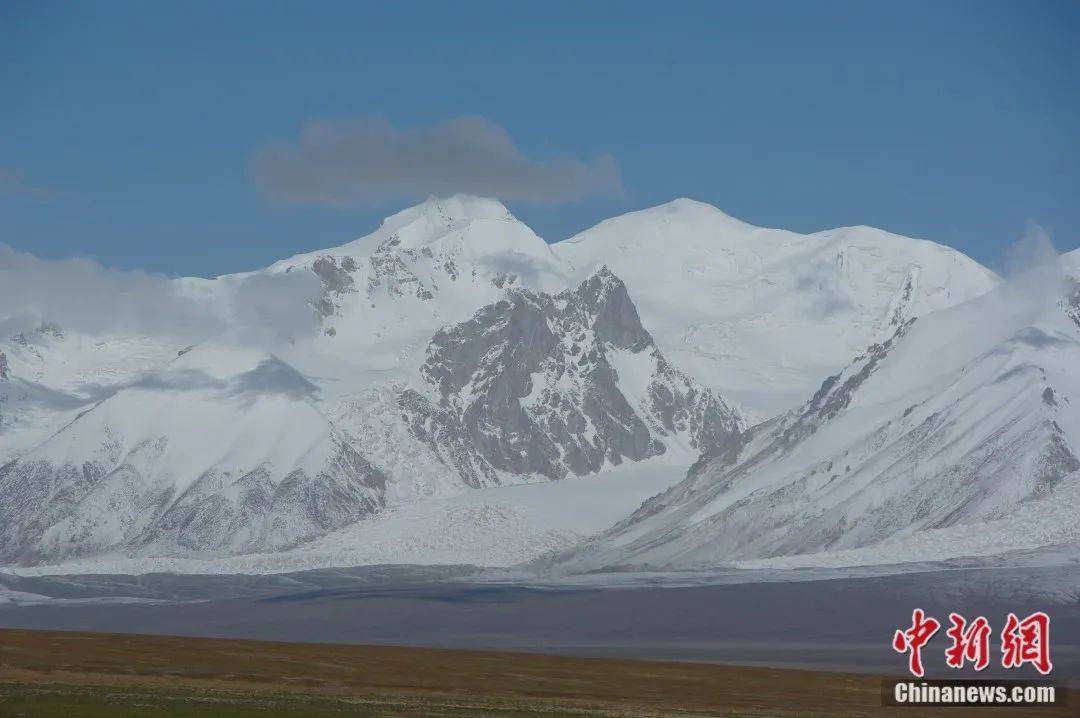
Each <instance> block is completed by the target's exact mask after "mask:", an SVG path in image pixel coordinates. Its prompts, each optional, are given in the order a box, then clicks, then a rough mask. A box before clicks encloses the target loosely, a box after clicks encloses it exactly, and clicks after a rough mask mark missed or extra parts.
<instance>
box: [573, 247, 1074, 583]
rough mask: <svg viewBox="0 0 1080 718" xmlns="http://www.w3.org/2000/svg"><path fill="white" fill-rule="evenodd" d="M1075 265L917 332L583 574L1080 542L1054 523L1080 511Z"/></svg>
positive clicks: (653, 512)
mask: <svg viewBox="0 0 1080 718" xmlns="http://www.w3.org/2000/svg"><path fill="white" fill-rule="evenodd" d="M1067 267H1068V263H1067V262H1066V263H1063V265H1062V266H1061V267H1059V268H1055V269H1053V270H1050V269H1042V270H1038V271H1037V272H1033V274H1034V276H1026V277H1023V278H1020V279H1018V280H1016V281H1014V282H1013V283H1010V284H1007V285H1004V286H1002V287H1001V288H1000V289H998V290H995V291H994V292H992V293H990V294H988V295H986V296H984V297H981V298H979V299H976V300H974V301H972V302H969V303H967V304H964V305H962V306H959V307H956V308H954V309H951V310H945V311H942V312H937V313H934V314H931V315H929V316H926V317H923V318H922V319H920V320H918V321H917V322H914V323H911V322H908V323H905V324H903V325H902V326H901V327H900V328H899V329H898V330H897V331H896V333H895V334H894V336H893V337H892V338H891V339H890V340H889V341H886V342H883V343H881V344H877V345H875V346H873V347H872V348H871V349H870V350H869V351H867V352H866V353H865V354H863V355H862V356H860V357H859V358H858V359H856V360H855V361H854V362H853V363H852V364H851V365H850V366H849V367H848V368H847V369H845V370H844V371H843V372H841V373H840V374H838V375H836V376H834V377H831V378H829V379H827V380H826V381H825V382H824V383H823V384H822V386H821V388H820V390H819V391H818V392H817V394H815V396H814V397H813V398H811V399H810V400H809V401H808V402H807V403H806V404H805V405H804V406H803V407H801V408H800V409H799V410H797V411H794V412H791V413H789V414H787V415H785V416H783V417H780V418H778V419H776V420H773V421H771V422H768V423H766V424H764V425H762V426H760V427H757V428H756V429H755V430H754V432H753V435H752V436H751V438H750V439H749V441H748V442H747V444H746V446H745V447H744V448H743V449H742V451H741V453H740V454H739V455H738V456H737V458H736V459H734V460H733V458H732V457H731V456H727V457H724V458H723V459H713V460H707V461H704V462H702V463H701V464H700V465H698V466H697V467H696V468H695V470H694V471H691V473H690V475H689V476H688V477H687V478H686V479H685V480H684V481H683V482H682V483H680V484H678V485H677V486H674V487H672V488H671V489H670V490H668V491H667V492H665V493H663V494H661V495H659V496H657V497H654V498H653V499H650V500H649V501H647V502H645V504H643V505H642V507H641V508H640V509H639V510H638V511H637V512H635V513H634V514H633V515H632V516H630V517H629V518H628V519H626V520H625V521H623V522H621V523H619V524H618V525H617V526H616V527H614V528H613V529H612V530H610V531H609V532H607V533H605V534H604V535H602V536H601V537H599V538H598V539H596V540H595V541H594V542H592V543H591V544H590V545H589V546H587V547H586V548H584V549H583V550H581V551H580V552H577V553H575V554H573V555H571V556H570V557H568V559H567V563H568V565H570V566H573V567H576V568H596V567H601V566H616V565H618V566H625V565H632V566H639V567H642V566H649V567H651V568H656V567H664V568H701V567H706V566H717V565H723V564H731V563H732V562H736V561H740V560H747V559H770V558H774V557H792V556H796V557H797V556H799V555H803V554H810V556H808V557H807V558H806V559H805V560H804V561H803V562H798V561H794V559H784V561H782V562H780V563H779V564H778V565H789V564H793V563H794V564H797V565H814V561H815V560H819V561H830V560H836V559H832V558H820V559H817V558H815V555H817V554H820V555H821V556H826V557H827V556H831V555H834V554H846V555H847V556H849V559H846V560H850V561H852V562H864V563H875V562H882V561H892V560H896V558H897V557H902V558H901V560H919V559H920V558H923V559H925V558H943V557H950V556H957V555H965V553H966V552H973V553H977V554H979V553H985V552H987V551H990V552H991V553H992V552H994V551H995V550H1007V549H1008V548H1029V547H1032V546H1042V545H1047V544H1048V543H1052V542H1054V541H1060V542H1065V541H1069V540H1076V538H1077V537H1080V519H1078V518H1077V517H1076V515H1075V512H1073V511H1057V510H1056V508H1057V507H1058V506H1071V505H1073V504H1074V502H1075V499H1076V497H1078V496H1080V473H1078V470H1080V460H1078V458H1077V453H1076V452H1077V447H1080V403H1077V401H1076V397H1080V375H1078V374H1077V371H1076V368H1077V367H1080V327H1078V326H1077V325H1076V323H1075V322H1074V320H1073V316H1072V314H1073V307H1074V303H1073V300H1072V299H1071V297H1073V296H1074V295H1073V292H1074V287H1075V284H1074V281H1075V280H1074V279H1073V278H1072V277H1069V276H1065V277H1063V276H1062V275H1061V272H1066V274H1067V271H1068V270H1067ZM1063 296H1064V297H1065V299H1064V300H1063V299H1062V297H1063ZM1038 506H1042V507H1043V509H1042V511H1043V513H1042V518H1041V519H1040V520H1039V521H1038V522H1036V523H1027V524H1025V523H1024V519H1021V518H1020V517H1021V516H1030V515H1031V514H1032V513H1033V512H1034V513H1038V511H1039V509H1037V508H1036V507H1038ZM905 547H906V548H905ZM821 552H829V553H828V554H821ZM920 552H921V553H920ZM777 560H778V561H779V559H777ZM766 563H768V562H766Z"/></svg>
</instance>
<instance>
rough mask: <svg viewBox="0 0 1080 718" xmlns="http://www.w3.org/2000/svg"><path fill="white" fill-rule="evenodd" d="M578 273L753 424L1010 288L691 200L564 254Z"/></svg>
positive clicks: (837, 235)
mask: <svg viewBox="0 0 1080 718" xmlns="http://www.w3.org/2000/svg"><path fill="white" fill-rule="evenodd" d="M553 249H554V251H555V253H556V254H557V255H558V256H559V257H560V258H561V259H563V260H565V261H566V262H567V263H568V264H570V265H572V266H573V267H574V268H575V271H578V272H586V273H587V272H588V271H591V269H592V268H593V267H595V266H597V265H599V264H606V265H607V266H609V267H610V268H611V269H612V271H614V272H615V273H616V274H618V275H619V276H620V277H622V278H623V281H625V282H626V283H627V285H628V286H629V287H630V288H631V292H632V293H633V294H634V298H635V302H636V303H637V306H638V310H639V311H640V312H641V316H642V321H643V322H644V323H645V325H646V326H648V327H649V329H650V331H651V332H652V334H653V336H655V337H656V341H657V344H659V346H660V348H661V349H663V350H664V352H665V353H666V354H667V355H668V356H669V357H670V358H671V359H672V361H674V362H676V363H677V364H679V365H680V366H682V367H683V368H684V369H685V370H686V371H688V372H689V373H690V374H692V375H693V376H694V377H695V378H697V379H698V380H699V381H702V382H704V383H705V384H706V385H707V386H710V387H713V388H715V389H717V390H718V391H719V392H720V393H722V394H723V395H724V396H727V397H729V398H731V399H734V400H736V401H737V402H738V403H739V404H740V405H741V406H742V407H743V408H744V409H745V410H746V413H747V414H748V416H749V417H750V418H752V419H755V420H763V419H767V418H771V417H773V416H776V415H778V414H780V413H783V412H784V411H787V410H788V409H790V408H793V407H795V406H796V405H798V403H799V402H801V401H802V400H804V399H805V398H806V397H807V396H809V395H810V394H812V393H813V391H814V389H815V387H816V386H817V385H818V384H820V382H821V380H822V379H823V378H824V377H826V376H828V375H829V374H831V373H833V372H835V371H836V370H837V369H838V368H840V367H842V366H844V364H846V363H847V362H848V361H849V360H850V359H851V357H853V356H855V355H856V354H857V353H859V352H860V351H861V350H862V349H863V348H864V347H866V346H867V345H869V344H871V343H873V342H875V341H880V340H882V339H884V338H886V337H888V336H889V335H890V334H891V333H892V332H893V331H895V329H896V327H897V326H898V325H899V324H900V323H902V322H903V321H904V320H906V319H908V318H911V317H915V316H920V315H922V314H926V313H927V312H930V311H934V310H937V309H943V308H946V307H949V306H953V305H955V304H959V303H961V302H963V301H966V300H968V299H971V298H973V297H976V296H978V295H980V294H983V293H985V292H986V291H988V290H990V289H991V288H992V287H993V286H994V285H995V284H996V283H997V281H998V280H997V278H996V276H995V275H994V274H993V273H992V272H990V271H989V270H987V269H985V268H984V267H982V266H980V265H979V264H978V263H976V262H974V261H972V260H971V259H969V258H967V257H966V256H964V255H962V254H960V253H959V252H956V251H954V250H952V249H949V248H947V247H943V246H941V245H938V244H934V243H933V242H926V241H920V240H914V239H909V238H907V237H901V236H899V235H895V234H890V233H889V232H884V231H882V230H878V229H873V228H871V227H848V228H843V229H836V230H829V231H826V232H819V233H816V234H810V235H801V234H797V233H795V232H788V231H785V230H778V229H765V228H761V227H754V226H752V225H749V224H746V223H744V222H741V221H739V220H736V219H733V218H732V217H729V216H727V215H726V214H724V213H723V212H721V211H719V210H718V209H716V208H715V207H712V206H710V205H707V204H703V203H701V202H695V201H692V200H687V199H679V200H675V201H673V202H670V203H668V204H665V205H661V206H659V207H654V208H651V209H647V210H642V211H640V212H631V213H630V214H626V215H622V216H620V217H615V218H613V219H609V220H606V221H604V222H601V223H600V224H598V225H597V226H595V227H593V228H592V229H589V230H586V231H585V232H582V233H581V234H579V235H577V236H575V237H571V238H570V239H567V240H565V241H562V242H559V243H557V244H555V245H553Z"/></svg>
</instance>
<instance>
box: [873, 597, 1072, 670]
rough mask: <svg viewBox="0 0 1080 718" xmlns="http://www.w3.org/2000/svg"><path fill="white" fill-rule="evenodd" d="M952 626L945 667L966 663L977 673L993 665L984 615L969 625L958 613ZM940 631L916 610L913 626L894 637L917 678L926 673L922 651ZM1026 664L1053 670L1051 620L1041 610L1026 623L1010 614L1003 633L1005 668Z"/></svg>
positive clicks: (948, 632) (951, 617) (895, 645)
mask: <svg viewBox="0 0 1080 718" xmlns="http://www.w3.org/2000/svg"><path fill="white" fill-rule="evenodd" d="M949 624H950V626H949V628H948V629H947V630H946V631H945V635H946V636H947V637H948V638H949V647H948V648H946V649H945V665H947V666H948V667H949V668H963V667H964V665H965V664H966V663H971V666H972V668H974V669H975V670H976V671H981V670H982V669H984V668H986V667H987V666H988V665H990V634H991V633H992V630H991V628H990V622H989V621H987V620H986V618H984V617H983V616H979V617H978V618H976V619H975V620H973V621H971V622H968V620H967V619H965V618H964V617H963V616H961V615H960V614H959V613H950V614H949ZM940 628H941V622H940V621H938V620H937V619H935V618H933V617H932V616H927V615H926V613H925V612H924V611H923V610H922V609H921V608H916V609H915V610H914V611H912V612H911V626H910V627H909V628H907V629H903V630H898V631H896V633H895V634H893V640H892V647H893V650H894V651H896V652H897V653H907V654H908V670H909V671H911V674H912V675H913V676H915V677H916V678H922V677H923V674H924V672H925V671H924V669H923V660H922V649H923V648H924V647H925V646H926V645H927V644H928V643H929V642H930V639H931V638H933V637H934V635H935V634H936V633H937V632H938V629H940ZM1025 663H1030V664H1031V665H1032V666H1033V667H1034V668H1035V670H1037V671H1038V672H1039V673H1041V674H1043V675H1046V674H1048V673H1050V671H1051V670H1053V667H1054V664H1053V663H1052V662H1051V661H1050V617H1049V616H1048V615H1046V614H1045V613H1043V612H1042V611H1038V612H1036V613H1033V614H1031V615H1030V616H1028V617H1027V618H1025V619H1023V620H1021V619H1019V618H1017V616H1016V614H1015V613H1010V614H1009V615H1008V616H1007V618H1006V622H1005V628H1004V629H1002V631H1001V665H1002V667H1003V668H1009V669H1011V668H1021V667H1022V666H1023V665H1024V664H1025Z"/></svg>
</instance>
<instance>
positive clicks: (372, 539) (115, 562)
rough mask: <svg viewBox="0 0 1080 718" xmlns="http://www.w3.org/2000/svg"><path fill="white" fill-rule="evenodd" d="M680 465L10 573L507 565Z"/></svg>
mask: <svg viewBox="0 0 1080 718" xmlns="http://www.w3.org/2000/svg"><path fill="white" fill-rule="evenodd" d="M686 468H687V464H686V463H675V462H671V461H668V460H665V459H659V460H657V459H653V460H651V461H647V462H641V463H637V464H625V465H623V466H621V467H618V468H614V469H608V470H606V471H604V472H602V473H600V474H597V475H595V476H591V477H586V478H567V479H563V480H561V481H554V482H546V481H545V482H540V483H533V484H523V485H518V486H504V487H500V488H489V489H477V490H467V491H462V492H461V493H458V494H457V495H454V496H449V497H444V498H439V499H427V500H414V501H410V502H403V503H400V504H395V505H392V506H389V507H388V508H386V509H385V510H383V511H381V512H379V513H378V514H376V515H374V516H372V517H370V518H368V519H366V520H364V521H358V522H356V523H354V524H352V525H350V526H348V527H346V528H344V529H341V530H339V531H335V532H332V533H330V534H327V535H326V536H323V537H322V538H320V539H318V540H316V541H314V542H312V543H310V544H305V545H303V546H300V547H298V548H296V549H293V550H291V551H285V552H278V553H266V554H249V555H245V556H237V557H229V558H220V559H190V558H170V557H156V558H128V557H124V556H101V557H96V558H93V559H85V560H78V561H71V562H66V563H61V564H52V565H49V564H46V565H38V566H33V567H23V566H10V567H6V568H4V571H6V572H8V573H14V574H18V575H52V574H87V573H129V574H142V573H157V572H174V573H214V574H218V573H284V572H289V571H303V570H307V569H313V568H331V567H347V566H363V565H379V564H423V565H454V564H471V565H475V566H485V567H505V566H513V565H516V564H520V563H525V562H528V561H532V560H535V559H540V558H543V557H545V556H548V555H550V554H553V553H556V552H561V551H565V550H567V549H569V548H570V547H572V546H574V545H575V544H577V543H578V542H580V541H581V540H583V539H585V538H587V537H588V536H591V535H593V534H596V533H598V532H600V531H602V530H603V529H605V528H607V527H608V526H610V525H611V524H613V523H614V522H615V521H617V520H619V519H620V518H622V517H623V516H625V515H626V514H628V513H630V512H631V511H633V510H634V509H635V508H636V507H637V506H638V505H640V504H641V502H642V501H644V500H645V499H647V498H649V497H650V496H653V495H655V494H657V493H660V492H661V491H663V490H664V489H666V488H667V487H669V486H671V485H672V484H674V483H675V482H677V481H679V480H680V479H681V478H682V477H683V476H684V475H685V474H686Z"/></svg>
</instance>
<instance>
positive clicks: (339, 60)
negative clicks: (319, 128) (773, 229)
mask: <svg viewBox="0 0 1080 718" xmlns="http://www.w3.org/2000/svg"><path fill="white" fill-rule="evenodd" d="M1078 36H1080V4H1078V3H1075V2H1057V3H1039V2H992V1H979V2H943V1H940V0H939V1H937V2H905V3H896V4H886V3H883V2H852V3H847V2H821V3H812V2H755V3H720V2H715V3H678V2H665V3H659V2H653V3H601V2H590V3H558V2H550V1H548V2H543V3H530V4H526V3H481V2H469V3H449V2H439V3H435V2H432V3H379V4H365V3H358V2H357V3H340V4H338V3H331V2H319V3H301V2H292V3H273V2H257V3H246V2H229V3H221V2H213V3H199V2H184V3H130V4H129V3H124V2H120V1H119V0H116V1H113V2H107V3H40V2H25V3H24V2H7V3H4V4H3V5H2V6H0V93H2V95H0V105H2V106H3V108H4V111H3V112H0V243H6V244H9V245H11V246H12V247H14V248H15V249H17V250H21V251H26V252H31V253H33V254H35V255H38V256H41V257H47V258H62V257H70V256H74V255H89V256H93V257H95V258H97V259H98V260H100V261H101V262H103V263H105V264H106V265H109V266H115V267H121V268H142V269H148V270H151V271H156V272H165V273H169V274H182V275H184V274H197V275H214V274H219V273H223V272H230V271H239V270H244V269H251V268H256V267H259V266H263V265H266V264H268V263H270V262H272V261H274V260H275V259H278V258H281V257H283V256H287V255H289V254H292V253H295V252H300V251H306V250H310V249H315V248H318V247H327V246H334V245H337V244H342V243H344V242H346V241H348V240H349V239H352V238H354V237H356V236H359V235H362V234H366V233H367V232H369V231H371V230H372V229H374V227H375V226H376V225H377V223H378V221H379V219H380V218H381V217H383V216H385V215H386V214H389V213H391V212H393V211H396V210H397V209H400V208H401V207H404V206H406V205H407V204H411V203H412V202H413V201H414V200H417V199H422V197H419V196H416V197H411V196H408V195H410V192H411V191H412V189H411V188H413V189H416V191H415V192H414V194H417V195H419V194H422V191H421V190H422V188H423V187H426V186H428V185H426V184H424V182H414V183H412V184H410V183H409V181H408V178H406V181H404V184H403V185H401V187H399V191H398V192H397V194H396V195H394V196H381V195H380V196H364V197H362V198H359V199H357V200H356V201H349V202H338V203H334V202H320V201H317V200H316V201H311V198H312V196H313V195H311V193H305V192H304V191H303V190H304V187H302V186H300V187H299V188H298V187H297V184H298V183H300V184H302V183H303V181H307V179H310V173H312V172H319V171H322V170H324V169H325V167H323V166H321V165H320V166H318V167H314V168H312V167H310V166H304V167H302V168H300V170H297V171H293V172H292V174H291V175H290V176H289V179H288V181H289V182H290V183H291V184H290V189H289V190H288V192H292V193H293V194H290V195H289V196H288V197H287V198H286V199H285V200H283V199H282V198H281V197H280V196H277V195H275V194H274V193H273V192H270V193H268V192H266V191H265V189H260V187H261V185H260V184H259V182H258V181H257V180H258V177H259V176H260V175H259V171H258V170H257V167H259V166H260V165H259V164H258V162H257V161H256V159H257V158H259V157H261V156H263V155H262V154H261V153H265V152H267V151H268V150H267V148H268V147H291V148H293V149H295V148H296V147H298V146H300V145H302V144H303V143H302V142H301V140H300V138H301V132H302V131H303V129H304V127H305V126H310V125H311V124H312V123H324V124H326V125H327V126H329V127H332V128H346V130H344V131H346V132H353V131H356V130H355V128H356V127H365V126H368V125H370V123H372V122H375V123H383V124H382V125H380V126H385V127H388V128H390V129H391V130H392V132H393V133H396V134H395V136H397V137H404V138H405V139H404V140H402V143H403V144H404V145H406V149H408V148H409V147H410V146H412V145H409V143H410V142H412V141H413V140H410V139H408V138H413V139H416V138H420V139H417V140H416V141H415V142H414V145H415V146H412V147H413V149H416V147H419V148H421V150H422V149H423V148H424V147H426V146H427V145H425V144H424V143H425V142H427V141H430V140H431V139H432V137H434V138H435V140H439V138H442V137H443V135H444V134H445V128H447V127H453V126H454V123H455V122H457V121H458V118H461V117H473V118H482V120H479V121H480V122H482V123H485V126H486V127H488V128H489V129H491V131H492V132H493V133H495V134H496V135H497V134H498V133H502V132H504V133H506V135H507V136H504V137H503V139H504V140H506V141H507V142H509V143H511V145H512V147H513V151H514V152H516V153H518V154H519V155H520V157H517V159H520V160H522V162H524V163H526V165H527V166H526V168H525V172H526V174H528V173H529V172H533V170H536V168H543V167H545V166H550V165H551V164H552V162H553V161H554V163H555V164H556V165H557V164H558V163H559V162H564V163H567V162H568V163H571V164H572V165H573V166H574V167H577V168H578V169H580V168H581V167H584V168H585V169H584V170H582V171H583V172H585V173H586V175H587V176H586V178H585V180H583V182H582V189H581V190H580V191H579V192H577V195H578V196H571V197H558V196H551V193H550V192H547V193H545V192H543V191H539V192H537V191H534V190H535V187H534V185H533V184H529V182H531V181H532V180H531V179H530V177H525V180H523V182H524V183H525V184H528V185H529V187H532V188H533V189H528V188H526V189H521V188H520V187H519V188H518V189H517V190H512V189H511V187H512V185H511V184H509V183H508V184H506V186H507V187H508V191H515V192H516V193H517V198H516V199H514V200H511V201H508V204H509V205H510V206H511V208H512V209H513V210H514V212H515V213H516V214H517V215H518V216H519V217H521V218H522V219H523V220H524V221H526V222H528V223H529V224H530V225H531V226H532V227H533V228H534V229H536V230H537V231H538V232H539V233H540V234H541V235H542V236H544V237H545V238H547V239H549V240H551V241H554V240H557V239H561V238H564V237H566V236H569V235H570V234H573V233H574V232H576V231H579V230H581V229H584V228H586V227H588V226H590V225H592V224H593V223H595V222H596V221H599V220H601V219H603V218H605V217H608V216H611V215H614V214H618V213H621V212H625V211H630V210H633V209H638V208H642V207H646V206H650V205H654V204H659V203H662V202H665V201H668V200H670V199H672V198H675V197H680V196H688V197H693V198H696V199H700V200H703V201H706V202H710V203H712V204H715V205H716V206H718V207H720V208H721V209H723V210H724V211H726V212H728V213H729V214H732V215H734V216H736V217H739V218H741V219H745V220H747V221H750V222H753V223H755V224H760V225H766V226H779V227H785V228H790V229H795V230H799V231H814V230H819V229H824V228H828V227H834V226H841V225H851V224H870V225H875V226H880V227H883V228H886V229H889V230H891V231H895V232H899V233H902V234H908V235H913V236H918V237H925V238H927V239H933V240H935V241H939V242H942V243H945V244H949V245H951V246H954V247H956V248H958V249H960V250H961V251H964V252H966V253H968V254H970V255H971V256H973V257H975V258H976V259H978V260H980V261H982V262H984V263H988V264H991V265H995V264H997V263H998V262H999V261H1000V259H1001V257H1002V254H1003V252H1004V250H1005V248H1006V247H1007V246H1009V245H1010V244H1012V242H1014V241H1015V240H1016V239H1017V238H1018V237H1019V236H1020V235H1021V234H1022V233H1023V231H1024V225H1025V222H1026V221H1028V220H1033V221H1035V222H1038V223H1039V224H1041V225H1043V226H1045V227H1047V228H1048V229H1050V230H1051V232H1052V234H1053V236H1054V240H1055V243H1056V244H1057V245H1058V247H1059V248H1060V249H1072V248H1075V247H1076V246H1077V245H1078V244H1080V232H1078V228H1080V201H1078V198H1080V90H1078V87H1080V84H1078V83H1077V79H1076V78H1077V77H1080V42H1077V40H1076V38H1077V37H1078ZM365 123H366V124H365ZM350 128H351V129H350ZM335 131H336V130H335ZM481 134H483V133H481ZM489 134H490V133H489ZM487 136H488V135H484V137H487ZM425 138H426V139H425ZM485 141H486V140H485ZM364 146H365V147H366V146H367V145H364ZM330 154H333V153H330ZM333 159H334V158H333V157H330V161H331V162H332V161H333ZM606 162H610V163H611V165H610V167H615V168H617V173H618V176H617V180H618V181H617V184H619V185H620V188H619V189H620V191H615V190H614V189H613V187H612V182H611V181H610V175H605V176H606V177H607V179H606V180H597V181H596V182H593V180H592V179H591V175H588V173H589V172H591V171H592V168H594V167H599V166H600V163H606ZM545 163H546V164H545ZM574 163H577V164H574ZM466 164H468V163H467V162H466ZM604 166H605V167H609V165H606V164H605V165H604ZM293 169H294V170H295V169H296V168H293ZM332 169H333V170H334V172H336V173H337V174H335V175H334V177H331V178H329V179H327V178H317V180H318V181H319V182H332V181H337V180H340V174H341V172H342V171H344V170H347V169H348V165H346V166H345V167H344V170H343V168H342V167H340V166H337V167H334V168H332ZM425 171H427V172H429V174H430V172H432V171H434V170H431V169H430V168H428V169H427V170H425ZM515 171H516V170H515ZM574 171H577V170H574ZM561 176H562V175H559V177H561ZM498 177H499V176H498V175H497V174H496V180H495V181H498ZM335 178H336V180H335ZM429 179H430V178H429ZM526 180H527V181H526ZM440 181H441V182H443V184H445V182H446V181H453V178H451V179H450V180H447V178H446V177H442V176H440ZM487 181H489V182H490V181H491V178H490V176H489V177H488V180H487ZM462 182H463V183H464V184H468V182H466V181H465V178H462ZM549 184H550V183H549ZM556 184H559V182H558V181H556ZM439 186H442V184H440V185H439ZM470 186H472V185H470ZM479 186H481V187H483V186H486V185H484V184H483V183H481V184H480V185H479ZM288 192H287V194H288ZM297 192H299V194H297ZM530 193H532V194H530ZM571 194H573V193H571ZM320 196H321V195H320Z"/></svg>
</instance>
